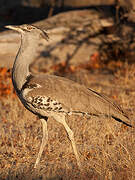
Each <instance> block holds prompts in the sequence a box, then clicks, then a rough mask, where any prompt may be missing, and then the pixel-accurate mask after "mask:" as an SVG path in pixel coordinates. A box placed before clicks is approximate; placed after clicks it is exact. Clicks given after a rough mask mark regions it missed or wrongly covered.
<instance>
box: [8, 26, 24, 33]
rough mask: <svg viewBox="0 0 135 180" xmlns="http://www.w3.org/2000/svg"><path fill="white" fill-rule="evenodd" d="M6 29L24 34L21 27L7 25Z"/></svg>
mask: <svg viewBox="0 0 135 180" xmlns="http://www.w3.org/2000/svg"><path fill="white" fill-rule="evenodd" d="M5 28H7V29H12V30H14V31H17V32H20V33H23V31H22V30H21V28H20V27H19V26H15V25H7V26H5Z"/></svg>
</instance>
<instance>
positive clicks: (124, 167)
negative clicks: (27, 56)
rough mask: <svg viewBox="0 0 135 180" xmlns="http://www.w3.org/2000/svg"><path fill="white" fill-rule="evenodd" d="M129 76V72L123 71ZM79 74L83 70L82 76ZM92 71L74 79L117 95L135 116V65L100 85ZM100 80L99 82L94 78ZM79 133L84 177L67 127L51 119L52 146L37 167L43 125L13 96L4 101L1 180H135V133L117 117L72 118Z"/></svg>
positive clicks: (0, 108) (0, 118)
mask: <svg viewBox="0 0 135 180" xmlns="http://www.w3.org/2000/svg"><path fill="white" fill-rule="evenodd" d="M125 72H126V73H125ZM79 73H81V72H79ZM90 77H92V76H91V75H90V73H86V72H83V73H82V74H81V75H78V74H74V77H72V78H74V79H76V80H77V81H79V82H81V83H84V84H85V85H88V86H89V87H93V88H94V89H95V90H97V91H98V92H103V93H104V94H107V95H108V96H111V97H113V98H114V99H115V100H116V101H117V102H119V104H122V106H123V107H124V109H126V111H127V113H128V114H129V115H130V117H131V119H132V121H133V120H134V119H133V117H134V115H135V113H134V110H135V108H134V107H135V89H134V88H135V86H134V82H135V81H134V80H135V67H134V66H133V65H132V66H128V67H126V68H123V71H119V72H117V73H116V74H115V77H113V79H111V80H110V79H109V76H105V78H104V81H103V79H102V81H100V82H99V77H98V75H96V76H95V79H92V78H90ZM96 77H97V78H96ZM67 122H68V124H69V126H70V127H71V129H72V130H73V131H74V133H75V139H76V144H77V148H78V151H79V154H80V157H81V162H82V165H83V166H82V170H83V173H80V172H79V170H78V168H77V164H76V159H75V156H74V154H73V151H72V147H71V144H70V142H69V140H68V138H67V135H66V132H65V130H64V128H63V127H62V126H61V125H60V124H59V123H57V122H56V121H54V120H53V119H50V120H49V121H48V130H49V142H48V145H47V146H46V148H45V150H44V153H43V156H42V159H41V162H40V165H39V167H38V168H37V169H34V168H33V165H34V162H35V160H36V156H37V153H38V150H39V147H40V142H41V138H42V129H41V124H40V121H39V120H38V119H37V118H36V117H35V116H34V115H32V114H31V113H30V112H28V111H27V110H25V109H24V107H23V106H22V105H21V103H20V102H19V100H18V99H17V98H14V97H13V96H12V94H10V95H8V97H4V98H2V99H1V101H0V129H1V131H0V139H1V141H0V179H1V180H2V179H6V180H17V179H29V180H31V179H33V180H38V179H45V180H46V179H47V180H48V179H51V180H52V179H53V180H54V179H55V180H56V179H57V180H58V179H59V180H60V179H64V180H66V179H93V180H96V179H100V180H102V179H103V180H104V179H105V180H113V179H117V180H133V179H135V165H134V162H135V131H134V129H132V128H130V127H126V126H125V125H122V124H121V123H119V122H116V121H114V120H113V119H103V118H101V119H97V118H91V119H87V118H86V117H79V116H72V117H69V118H68V120H67Z"/></svg>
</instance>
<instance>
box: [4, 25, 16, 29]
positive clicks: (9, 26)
mask: <svg viewBox="0 0 135 180" xmlns="http://www.w3.org/2000/svg"><path fill="white" fill-rule="evenodd" d="M5 28H8V29H13V30H17V29H18V27H17V26H12V25H7V26H5Z"/></svg>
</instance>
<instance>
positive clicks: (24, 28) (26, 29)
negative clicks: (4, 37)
mask: <svg viewBox="0 0 135 180" xmlns="http://www.w3.org/2000/svg"><path fill="white" fill-rule="evenodd" d="M5 27H6V28H8V29H12V30H14V31H17V32H19V33H21V34H28V33H30V34H31V35H32V34H33V35H38V34H39V35H40V36H41V37H42V38H44V39H46V40H47V41H48V39H49V37H48V34H47V32H46V31H45V30H41V29H39V28H38V27H36V26H34V25H30V24H23V25H7V26H5Z"/></svg>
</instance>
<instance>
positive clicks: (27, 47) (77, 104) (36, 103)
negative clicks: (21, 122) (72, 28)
mask: <svg viewBox="0 0 135 180" xmlns="http://www.w3.org/2000/svg"><path fill="white" fill-rule="evenodd" d="M6 28H9V29H12V30H15V31H18V32H19V33H20V34H21V45H20V48H19V51H18V53H17V56H16V58H15V62H14V65H13V70H12V82H13V85H14V88H15V90H16V93H17V95H18V97H19V99H20V100H21V102H22V104H23V105H24V106H25V108H27V109H28V110H29V111H31V112H32V113H34V114H35V115H37V116H38V117H39V118H40V119H41V122H42V125H43V138H42V143H41V146H40V150H39V153H38V157H37V159H36V162H35V166H34V167H37V165H38V164H39V161H40V158H41V155H42V152H43V149H44V147H45V145H46V143H47V140H48V131H47V120H48V117H53V118H54V119H55V120H56V121H58V122H59V123H61V124H63V126H64V127H65V130H66V131H67V134H68V136H69V139H70V141H71V143H72V147H73V151H74V154H75V157H76V160H77V164H78V167H79V168H80V169H81V162H80V158H79V155H78V152H77V148H76V144H75V140H74V133H73V131H72V130H71V129H70V128H69V126H68V124H67V123H66V117H68V116H69V115H72V114H78V115H80V114H85V115H87V116H98V117H99V118H100V117H102V116H105V117H112V118H113V119H114V120H117V121H120V122H122V123H124V124H126V125H127V126H130V127H131V125H130V120H129V118H128V117H127V116H126V115H125V113H124V112H123V111H122V110H121V109H120V107H119V106H117V105H116V104H114V103H113V102H112V101H111V100H110V99H109V98H107V97H105V96H103V95H101V94H99V93H97V92H95V91H94V90H92V89H88V88H86V87H85V86H83V85H80V84H78V83H76V82H74V81H71V80H69V79H66V78H63V77H59V76H55V75H47V74H44V75H34V74H31V72H30V71H29V65H30V64H31V63H32V62H33V59H34V58H35V56H36V50H37V47H38V44H39V40H40V38H44V39H45V40H48V39H49V38H48V35H47V33H46V31H43V30H41V29H39V28H37V27H35V26H33V25H20V26H12V25H8V26H6Z"/></svg>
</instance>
